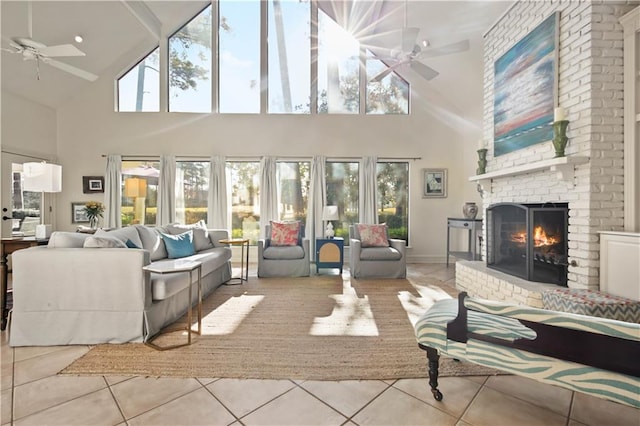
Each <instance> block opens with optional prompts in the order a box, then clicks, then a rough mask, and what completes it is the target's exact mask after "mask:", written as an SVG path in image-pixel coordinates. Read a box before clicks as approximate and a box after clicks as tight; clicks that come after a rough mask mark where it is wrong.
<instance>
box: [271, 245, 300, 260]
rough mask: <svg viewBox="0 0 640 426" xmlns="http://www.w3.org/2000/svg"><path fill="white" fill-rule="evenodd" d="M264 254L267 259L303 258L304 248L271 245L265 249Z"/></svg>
mask: <svg viewBox="0 0 640 426" xmlns="http://www.w3.org/2000/svg"><path fill="white" fill-rule="evenodd" d="M262 256H263V257H264V258H265V259H276V260H290V259H303V258H304V249H303V248H302V247H301V246H298V245H295V246H269V247H267V248H266V249H264V252H263V253H262Z"/></svg>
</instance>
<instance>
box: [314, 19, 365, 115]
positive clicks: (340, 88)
mask: <svg viewBox="0 0 640 426" xmlns="http://www.w3.org/2000/svg"><path fill="white" fill-rule="evenodd" d="M359 55H360V43H358V41H357V40H356V39H355V38H354V37H353V35H351V34H349V33H348V32H347V31H346V30H345V29H344V28H342V27H341V26H340V25H338V24H337V23H336V22H335V21H334V20H333V19H331V18H330V17H328V16H327V15H326V14H325V13H324V12H322V11H321V10H319V11H318V114H323V113H330V114H335V113H339V114H357V113H358V112H359V111H360V78H359V68H360V61H359Z"/></svg>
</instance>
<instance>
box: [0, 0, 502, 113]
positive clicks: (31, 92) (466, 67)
mask: <svg viewBox="0 0 640 426" xmlns="http://www.w3.org/2000/svg"><path fill="white" fill-rule="evenodd" d="M283 1H288V0H283ZM296 1H297V0H296ZM207 3H208V2H207V1H188V0H174V1H169V0H163V1H149V0H147V1H144V2H141V1H125V0H122V1H82V0H76V1H34V2H32V3H31V4H32V7H31V10H32V32H33V36H32V38H33V39H34V40H36V41H39V42H41V43H43V44H46V45H48V46H52V45H58V44H75V45H76V46H77V47H78V48H79V49H81V50H82V51H83V52H85V53H86V56H79V57H68V58H66V57H65V58H61V59H60V62H64V63H66V64H68V65H71V66H73V67H76V68H80V69H82V70H85V71H88V72H90V73H92V74H95V75H97V76H98V77H99V78H100V79H114V78H115V77H116V75H115V74H114V71H113V64H114V63H127V64H131V65H133V63H135V60H136V58H140V57H142V56H143V55H144V54H146V53H148V51H149V49H150V48H151V47H153V46H154V44H157V42H158V41H157V40H158V39H157V37H155V36H154V35H153V32H154V26H155V29H159V30H160V32H161V33H162V34H165V35H166V34H170V33H172V32H173V31H175V30H176V29H178V28H179V27H180V26H181V25H182V24H183V23H184V22H186V21H187V20H189V19H190V18H191V17H192V16H193V15H194V14H196V13H197V12H198V11H199V10H200V9H202V8H203V7H204V6H205V5H206V4H207ZM359 3H360V4H361V5H362V4H364V5H365V7H368V8H370V9H372V10H375V11H376V13H377V15H376V16H377V21H376V22H374V23H373V24H372V25H370V24H367V25H364V27H366V28H368V29H369V30H371V31H375V32H376V33H384V34H388V37H386V39H385V41H382V40H383V39H384V38H381V39H380V42H384V43H394V41H393V40H394V38H398V40H399V38H400V32H399V29H401V28H402V27H404V26H405V25H408V26H410V27H419V28H420V33H419V40H423V39H425V40H428V41H429V43H430V45H431V46H433V47H438V46H442V45H446V44H449V43H453V42H457V41H461V40H465V39H468V40H469V41H470V49H469V50H468V51H466V52H461V53H455V54H451V55H447V56H440V57H436V58H430V59H428V60H424V62H425V63H426V64H427V65H429V66H430V67H432V68H434V69H436V70H437V71H438V72H439V75H438V76H437V77H436V78H434V79H433V80H431V81H428V82H427V81H425V80H423V79H422V78H421V77H420V76H418V75H417V74H415V73H414V72H412V71H406V72H404V73H403V77H405V78H406V79H408V80H409V81H410V82H411V83H415V87H417V88H418V89H419V88H420V87H424V88H428V89H429V90H433V91H435V92H438V93H441V94H443V95H444V96H445V97H448V98H450V101H451V103H452V104H454V105H456V104H462V103H463V102H464V98H465V96H467V95H468V93H469V91H470V90H474V91H481V90H482V74H483V64H482V50H483V41H482V34H483V33H484V31H486V30H487V29H488V28H489V27H490V26H491V24H492V23H493V22H495V20H496V19H497V18H498V17H499V16H500V15H501V14H502V13H503V12H504V11H505V10H506V9H507V8H508V7H509V6H510V5H511V4H512V3H513V2H503V1H480V0H477V1H473V0H472V1H416V0H410V1H401V0H397V1H394V0H385V1H381V0H379V1H372V2H359ZM140 4H142V6H143V7H140ZM320 5H321V7H322V8H324V9H325V10H333V12H329V13H330V14H331V13H333V14H340V11H344V10H346V9H350V8H351V10H353V8H352V7H351V6H349V5H350V2H349V1H347V2H343V1H336V0H321V1H320ZM345 5H346V6H345ZM366 5H369V6H366ZM144 6H146V7H144ZM0 7H1V10H0V13H1V17H2V23H1V24H2V26H1V27H0V28H1V31H0V32H1V35H2V47H3V48H9V47H10V46H9V43H10V42H11V39H12V38H14V37H27V36H28V2H27V1H6V0H3V1H1V2H0ZM370 16H373V14H371V15H370ZM337 19H339V18H337ZM78 34H79V35H81V36H82V37H83V38H84V41H83V42H82V43H81V44H77V43H75V42H74V36H75V35H78ZM388 47H389V48H392V47H393V46H391V45H389V46H388ZM1 67H2V81H1V84H2V90H3V91H7V92H11V93H13V94H16V95H18V96H21V97H24V98H26V99H29V100H31V101H34V102H37V103H40V104H43V105H46V106H49V107H51V108H57V107H59V106H61V105H63V104H64V103H65V102H66V101H68V100H69V99H70V98H72V97H73V96H74V94H75V93H77V92H78V91H81V90H83V89H84V88H86V87H88V86H89V85H91V84H93V83H92V82H90V81H87V80H84V79H82V78H79V77H76V76H74V75H72V74H69V73H67V72H64V71H61V70H60V69H58V68H54V67H51V66H50V65H47V64H42V63H41V64H40V65H39V74H40V80H38V79H37V64H36V62H35V61H25V60H23V58H22V55H20V54H15V53H10V52H9V51H7V50H4V49H3V51H2V58H1ZM472 86H473V88H472Z"/></svg>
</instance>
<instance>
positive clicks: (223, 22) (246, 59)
mask: <svg viewBox="0 0 640 426" xmlns="http://www.w3.org/2000/svg"><path fill="white" fill-rule="evenodd" d="M218 8H219V14H220V17H219V23H218V33H219V41H218V43H219V44H218V46H219V55H218V57H219V59H218V60H219V64H220V65H219V66H220V71H219V75H220V78H219V81H218V91H219V93H220V100H219V102H220V107H219V110H220V112H222V113H259V112H260V2H248V1H241V2H239V1H233V0H220V1H219V2H218Z"/></svg>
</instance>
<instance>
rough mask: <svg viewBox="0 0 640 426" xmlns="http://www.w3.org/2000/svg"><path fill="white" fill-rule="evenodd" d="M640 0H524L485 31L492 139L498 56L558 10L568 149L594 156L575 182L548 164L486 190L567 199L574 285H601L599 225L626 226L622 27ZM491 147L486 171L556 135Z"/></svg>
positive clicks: (549, 151) (531, 156)
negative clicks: (511, 147)
mask: <svg viewBox="0 0 640 426" xmlns="http://www.w3.org/2000/svg"><path fill="white" fill-rule="evenodd" d="M637 4H638V2H637V1H633V2H632V1H629V2H617V3H612V2H609V1H607V2H603V1H598V2H587V1H564V0H563V1H557V0H555V1H522V2H519V3H516V4H515V5H514V6H513V7H512V8H511V9H510V10H509V11H508V12H507V14H505V15H504V16H503V17H502V19H500V21H499V22H497V23H496V25H495V26H494V27H493V28H491V29H490V30H489V31H488V32H487V34H486V35H485V51H484V64H485V65H484V76H485V78H484V120H483V122H484V125H483V134H484V138H485V140H489V141H491V140H493V101H494V98H493V84H494V79H493V74H494V68H493V67H494V62H495V60H497V59H498V58H499V57H500V56H501V55H502V54H504V53H505V52H506V51H507V50H508V49H509V48H511V47H512V46H513V45H514V44H515V43H516V42H518V41H519V40H520V39H521V38H523V37H524V36H525V35H526V34H528V33H529V32H530V31H531V30H533V29H534V28H535V27H536V26H537V25H538V24H540V23H541V22H542V21H543V20H544V19H546V18H547V17H549V15H551V14H552V13H553V12H555V11H559V12H560V27H559V51H558V74H559V75H558V104H559V106H561V107H563V108H564V109H565V110H566V111H567V118H568V120H569V122H570V123H569V128H568V132H567V136H568V137H569V143H568V145H567V148H566V155H567V156H572V155H579V156H585V157H589V162H588V163H586V164H581V165H577V166H576V175H575V182H574V183H575V186H574V188H572V189H569V188H568V186H567V184H566V183H565V182H564V181H561V180H558V179H557V177H556V173H555V172H551V171H548V170H547V171H540V172H533V173H527V174H523V175H518V176H510V177H504V178H497V179H494V180H493V181H492V185H491V186H492V187H491V191H490V192H489V191H485V192H484V194H483V206H484V208H485V209H486V208H487V207H488V206H489V205H491V204H493V203H498V202H518V203H528V202H531V203H538V202H547V201H551V202H567V203H569V261H575V262H576V266H570V267H569V276H568V285H569V287H574V288H590V289H597V288H598V287H599V274H598V270H599V264H600V261H599V249H600V246H599V238H598V234H597V231H601V230H622V229H623V225H624V223H623V222H624V218H623V174H622V173H623V171H622V166H623V51H622V48H623V33H622V26H621V25H620V23H619V22H618V17H620V16H622V15H624V14H625V13H626V12H628V11H629V10H631V9H633V7H634V6H635V5H637ZM488 149H489V152H488V164H487V172H491V171H496V170H500V169H504V168H507V167H513V166H518V165H523V164H529V163H533V162H536V161H540V160H546V159H551V158H553V157H554V150H553V146H552V144H551V142H543V143H540V144H536V145H533V146H531V147H528V148H525V149H521V150H518V151H515V152H512V153H509V154H505V155H501V156H499V157H497V158H496V157H494V156H493V146H492V144H491V143H490V144H489V146H488ZM485 189H488V188H485ZM485 241H486V238H485ZM485 250H486V248H485Z"/></svg>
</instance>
